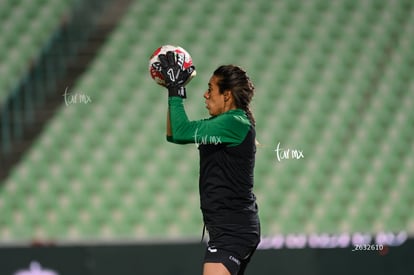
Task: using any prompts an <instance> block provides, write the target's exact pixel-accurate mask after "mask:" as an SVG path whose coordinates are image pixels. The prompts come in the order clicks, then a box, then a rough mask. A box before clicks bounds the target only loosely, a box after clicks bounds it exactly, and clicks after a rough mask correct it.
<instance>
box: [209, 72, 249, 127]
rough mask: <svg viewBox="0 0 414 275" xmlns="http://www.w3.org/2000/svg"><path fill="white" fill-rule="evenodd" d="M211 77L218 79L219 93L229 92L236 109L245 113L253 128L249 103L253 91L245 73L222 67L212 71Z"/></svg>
mask: <svg viewBox="0 0 414 275" xmlns="http://www.w3.org/2000/svg"><path fill="white" fill-rule="evenodd" d="M213 75H215V76H217V77H218V78H219V80H218V81H217V85H218V87H219V92H220V93H221V94H222V93H224V92H225V91H231V93H232V95H233V99H234V103H235V105H236V107H237V108H239V109H242V110H243V111H245V112H246V115H247V117H248V118H249V120H250V122H251V123H252V125H253V126H254V125H255V123H256V121H255V119H254V116H253V113H252V111H251V110H250V102H251V100H252V98H253V95H254V92H255V91H254V85H253V83H252V81H251V80H250V78H249V76H248V75H247V73H246V71H245V70H243V69H242V68H241V67H239V66H235V65H222V66H220V67H218V68H217V69H216V70H215V71H214V73H213Z"/></svg>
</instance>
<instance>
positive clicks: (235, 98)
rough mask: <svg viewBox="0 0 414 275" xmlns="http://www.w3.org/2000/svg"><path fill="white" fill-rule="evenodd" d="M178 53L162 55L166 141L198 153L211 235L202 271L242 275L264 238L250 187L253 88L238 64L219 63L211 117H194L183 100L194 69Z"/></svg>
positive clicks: (210, 96) (209, 103) (209, 99)
mask: <svg viewBox="0 0 414 275" xmlns="http://www.w3.org/2000/svg"><path fill="white" fill-rule="evenodd" d="M177 55H178V54H176V53H173V52H168V53H167V54H166V55H160V57H159V58H160V63H161V73H162V74H163V76H164V78H165V80H166V85H167V88H168V95H169V97H168V114H167V140H168V141H169V142H173V143H178V144H186V143H195V144H197V145H198V149H199V151H200V177H199V191H200V201H201V211H202V214H203V220H204V224H205V228H206V229H207V231H208V233H209V242H208V246H207V249H206V252H205V258H204V267H203V270H204V271H203V274H204V275H228V274H231V275H235V274H244V271H245V269H246V266H247V264H248V262H249V260H250V258H251V257H252V255H253V253H254V252H255V250H256V248H257V245H258V243H259V241H260V222H259V217H258V209H257V205H256V197H255V195H254V194H253V191H252V189H253V182H254V180H253V170H254V164H255V152H256V144H255V141H256V138H255V127H254V126H255V120H254V118H253V114H252V112H251V111H250V108H249V104H250V101H251V99H252V97H253V94H254V86H253V84H252V82H251V81H250V79H249V77H248V76H247V74H246V72H245V71H244V70H243V69H241V68H240V67H238V66H234V65H226V66H220V67H219V68H217V69H216V70H215V71H214V73H213V75H212V76H211V78H210V81H209V83H208V90H207V91H206V92H205V93H204V98H205V103H206V108H207V109H208V111H209V113H210V115H211V117H210V118H208V119H203V120H196V121H190V120H189V119H188V118H187V115H186V112H185V109H184V105H183V98H185V97H186V92H185V88H184V85H185V84H186V82H188V81H189V79H190V75H191V73H192V72H193V71H194V67H191V68H189V69H187V70H184V69H183V68H182V64H180V62H179V60H182V58H178V57H177Z"/></svg>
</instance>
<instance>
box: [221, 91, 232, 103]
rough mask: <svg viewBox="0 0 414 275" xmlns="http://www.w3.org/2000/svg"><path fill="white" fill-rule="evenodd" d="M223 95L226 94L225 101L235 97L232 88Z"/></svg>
mask: <svg viewBox="0 0 414 275" xmlns="http://www.w3.org/2000/svg"><path fill="white" fill-rule="evenodd" d="M223 95H224V101H225V102H227V101H229V99H231V98H232V97H233V94H232V93H231V91H230V90H226V91H224V93H223Z"/></svg>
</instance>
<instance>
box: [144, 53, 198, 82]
mask: <svg viewBox="0 0 414 275" xmlns="http://www.w3.org/2000/svg"><path fill="white" fill-rule="evenodd" d="M168 51H173V52H176V53H181V54H184V65H183V68H184V69H188V68H189V67H191V66H192V65H193V60H192V58H191V56H190V54H189V53H188V52H187V51H186V50H184V49H183V48H181V47H179V46H172V45H164V46H161V47H159V48H158V49H156V50H155V51H154V53H153V54H152V55H151V57H150V60H149V64H148V70H149V73H150V75H151V78H152V79H154V81H155V82H156V83H157V84H159V85H161V86H164V87H165V81H164V77H163V76H162V74H161V72H160V70H161V64H160V59H159V58H158V56H159V55H160V54H166V53H167V52H168ZM195 75H196V71H195V70H194V72H193V73H192V74H191V76H190V78H189V79H188V81H187V83H188V82H189V81H190V80H191V78H193V77H194V76H195ZM187 83H186V84H187Z"/></svg>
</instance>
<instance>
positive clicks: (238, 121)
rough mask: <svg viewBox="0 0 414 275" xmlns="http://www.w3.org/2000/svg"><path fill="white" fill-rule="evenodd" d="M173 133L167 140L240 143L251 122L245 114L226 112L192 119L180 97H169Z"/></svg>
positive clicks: (179, 142) (199, 142)
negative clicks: (201, 118) (200, 118)
mask: <svg viewBox="0 0 414 275" xmlns="http://www.w3.org/2000/svg"><path fill="white" fill-rule="evenodd" d="M168 110H169V122H170V130H171V135H170V136H167V140H168V141H170V142H173V143H178V144H186V143H196V144H216V145H217V144H221V143H225V144H233V145H237V144H240V143H241V142H242V141H243V140H244V138H245V137H246V134H247V132H248V130H249V128H250V122H249V120H248V119H247V117H246V116H245V115H244V116H243V115H238V114H237V113H224V114H221V115H219V116H216V117H212V118H210V119H203V120H194V121H190V120H189V119H188V117H187V114H186V112H185V109H184V103H183V100H182V99H181V98H179V97H169V98H168Z"/></svg>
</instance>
